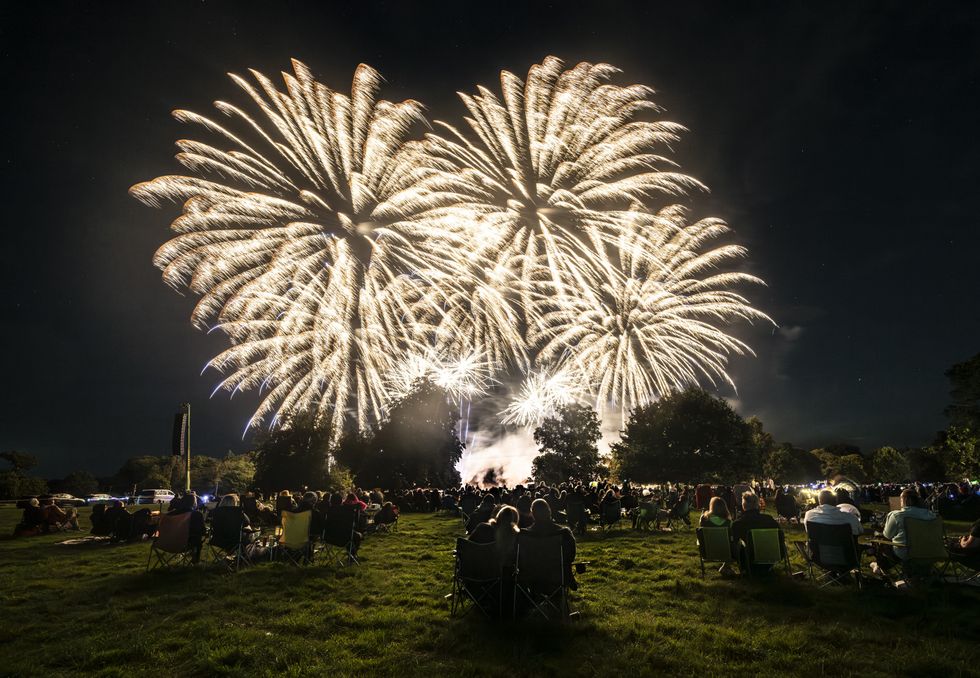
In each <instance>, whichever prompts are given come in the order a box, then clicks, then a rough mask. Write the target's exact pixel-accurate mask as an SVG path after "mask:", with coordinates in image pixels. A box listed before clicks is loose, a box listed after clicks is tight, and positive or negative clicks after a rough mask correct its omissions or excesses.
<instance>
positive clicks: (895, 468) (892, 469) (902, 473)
mask: <svg viewBox="0 0 980 678" xmlns="http://www.w3.org/2000/svg"><path fill="white" fill-rule="evenodd" d="M869 466H870V469H871V473H870V480H874V481H877V482H879V483H896V482H897V483H903V482H906V481H908V480H911V479H912V466H911V464H909V458H908V455H906V454H905V453H904V452H902V451H900V450H896V449H895V448H894V447H879V448H878V449H877V450H875V451H874V452H872V453H871V459H870V463H869Z"/></svg>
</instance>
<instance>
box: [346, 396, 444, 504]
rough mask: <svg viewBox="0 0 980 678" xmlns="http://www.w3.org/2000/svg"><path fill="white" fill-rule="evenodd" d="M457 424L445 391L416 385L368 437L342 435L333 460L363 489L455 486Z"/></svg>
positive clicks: (389, 410) (349, 434)
mask: <svg viewBox="0 0 980 678" xmlns="http://www.w3.org/2000/svg"><path fill="white" fill-rule="evenodd" d="M458 422H459V415H458V414H457V412H456V408H455V407H454V406H453V405H452V404H451V403H450V401H449V398H448V396H447V394H446V392H445V391H444V390H443V389H441V388H439V387H438V386H436V385H435V384H433V383H432V382H431V381H428V380H420V381H419V382H417V383H416V384H415V386H414V387H413V389H412V391H411V392H410V393H408V394H407V395H406V396H405V397H404V398H402V399H401V400H399V401H397V402H396V403H394V404H393V405H392V406H391V407H390V408H389V409H388V415H387V417H386V418H385V420H384V421H383V422H382V423H381V425H380V426H378V427H377V429H376V430H375V431H374V432H373V434H368V435H365V434H354V433H348V434H346V435H344V436H343V437H342V438H341V440H340V444H339V445H338V446H337V449H336V450H335V451H334V455H335V456H336V458H337V459H338V460H340V461H341V462H343V463H346V464H349V465H350V467H351V470H352V472H353V473H354V477H355V478H356V479H357V482H358V484H360V485H364V486H372V487H373V486H378V487H385V488H399V487H411V486H413V485H434V486H441V487H446V486H450V485H456V484H458V483H459V482H460V478H459V472H458V471H457V470H456V464H458V463H459V460H460V459H461V458H462V456H463V443H462V442H461V441H460V439H459V437H458V435H457V433H456V428H457V424H458Z"/></svg>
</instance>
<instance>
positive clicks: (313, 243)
mask: <svg viewBox="0 0 980 678" xmlns="http://www.w3.org/2000/svg"><path fill="white" fill-rule="evenodd" d="M293 70H294V73H293V74H287V73H284V74H282V77H283V80H284V83H285V90H284V91H282V90H279V89H277V88H276V86H275V85H274V84H273V82H272V81H271V80H269V79H268V78H266V77H265V76H264V75H262V74H261V73H258V72H255V71H251V75H252V77H253V80H254V82H253V81H250V80H247V79H245V78H242V77H239V76H236V75H232V76H231V77H232V79H233V80H234V82H235V83H236V84H237V85H238V86H239V87H241V88H242V89H243V90H244V91H245V92H246V94H247V95H248V97H249V98H250V99H251V102H252V106H253V108H254V109H257V111H258V113H257V114H256V113H249V112H247V111H246V110H244V109H242V108H240V107H238V106H236V105H233V104H230V103H226V102H221V101H219V102H216V104H215V106H216V108H217V109H218V111H219V112H220V113H222V114H223V115H225V116H226V117H227V118H229V119H230V121H231V122H230V123H228V124H227V126H226V125H224V124H221V123H219V122H217V121H215V120H212V119H210V118H207V117H204V116H201V115H198V114H196V113H192V112H189V111H176V112H175V113H174V115H175V117H176V118H177V119H178V120H180V121H182V122H187V123H192V124H195V125H198V126H200V127H202V128H204V130H206V131H207V132H209V133H210V134H212V135H213V136H215V137H216V138H217V139H219V140H220V142H221V144H223V145H225V146H230V149H231V150H222V149H221V148H219V147H218V146H216V145H211V144H207V143H202V142H198V141H188V140H181V141H179V142H178V147H179V149H180V152H179V153H178V155H177V158H178V160H179V161H180V162H181V163H182V164H183V165H184V166H185V167H186V168H187V169H188V170H190V172H191V173H192V174H193V176H164V177H159V178H157V179H154V180H152V181H149V182H145V183H142V184H138V185H136V186H134V187H133V188H132V189H131V192H132V194H133V195H134V196H136V197H137V198H139V199H140V200H142V201H144V202H146V203H148V204H151V205H158V204H159V203H161V202H163V201H182V202H183V211H182V214H181V215H180V216H179V217H178V218H176V219H175V220H174V222H173V224H172V228H173V230H174V231H176V232H177V234H178V235H177V236H176V237H174V238H173V239H172V240H170V241H169V242H168V243H166V244H165V245H164V246H163V247H161V248H160V250H159V251H158V252H157V254H156V256H155V259H154V260H155V263H156V264H157V266H159V267H160V268H161V269H162V270H163V278H164V280H165V281H166V282H167V283H168V284H170V285H172V286H174V287H176V288H181V287H187V288H189V289H190V290H191V291H193V292H195V293H196V294H199V295H200V297H201V298H200V300H199V302H198V304H197V305H196V307H195V309H194V311H193V314H192V320H193V322H194V323H195V324H196V325H198V326H200V327H208V328H210V327H212V326H213V327H218V328H220V329H221V330H222V331H224V332H225V333H226V334H227V335H228V336H229V339H230V341H231V346H230V347H229V348H228V349H227V350H225V351H223V352H222V353H221V354H219V355H218V356H216V357H215V358H214V359H213V360H212V361H211V362H210V363H209V365H210V366H212V367H214V368H216V369H218V370H219V371H221V372H222V373H223V374H224V378H223V379H222V380H221V381H220V383H219V385H218V387H219V389H220V388H224V389H226V390H229V391H231V392H232V393H235V392H237V391H239V390H249V389H255V390H258V391H259V392H260V393H262V399H261V402H260V404H259V407H258V409H257V411H256V413H255V415H254V416H253V418H252V420H251V421H250V422H249V425H250V426H251V425H258V424H259V423H261V422H263V421H266V422H269V421H270V420H271V423H273V424H274V423H275V421H276V418H277V417H278V416H280V415H282V414H288V413H291V412H294V411H299V410H310V409H312V410H314V411H316V413H317V415H318V417H319V418H320V419H321V420H325V421H327V422H328V423H329V424H330V425H331V426H332V428H333V430H334V432H335V434H337V435H339V434H340V432H341V431H342V430H343V428H344V426H345V425H347V424H348V423H354V424H356V425H357V426H358V427H359V428H362V429H363V428H366V427H368V426H369V425H371V424H372V423H375V422H377V421H378V420H379V419H380V418H381V417H382V416H383V412H384V410H385V407H386V404H387V403H388V402H390V400H391V399H392V398H394V397H397V396H398V395H400V394H404V393H405V392H406V388H408V387H409V386H410V385H411V383H413V382H414V380H415V378H417V377H425V378H430V379H432V380H433V381H434V382H436V383H437V384H438V385H440V386H442V387H443V388H445V389H447V391H448V392H449V394H450V397H451V399H453V400H454V401H455V402H456V403H457V405H458V406H459V408H460V411H461V412H462V411H463V409H464V408H463V401H464V400H465V401H466V407H465V409H466V411H467V413H468V412H469V409H470V401H471V400H472V398H473V397H476V396H478V395H481V394H483V393H486V392H487V390H489V389H490V388H491V387H492V386H493V383H494V380H495V378H496V377H497V376H499V375H501V374H502V373H505V372H508V371H512V370H514V369H517V370H520V371H521V372H523V373H524V374H526V375H528V378H527V381H526V383H525V388H524V391H523V395H522V396H518V398H517V400H516V401H515V402H514V403H513V404H512V406H511V407H509V408H507V411H505V412H504V413H503V418H504V420H506V421H511V422H523V423H529V422H533V421H535V420H537V419H539V418H540V415H541V413H542V412H548V411H552V410H553V409H554V408H555V407H556V406H557V404H560V403H561V402H566V401H567V400H578V401H589V400H591V401H593V402H595V403H597V405H598V406H599V407H600V409H601V408H602V407H605V406H607V405H609V404H612V405H613V406H616V407H619V408H629V407H632V406H633V405H636V404H640V403H642V402H645V401H647V400H650V399H652V398H655V397H658V396H659V395H662V394H663V393H665V392H667V391H669V390H670V389H672V388H677V387H679V386H681V385H684V384H688V383H694V382H696V381H697V380H698V379H699V378H701V377H705V378H708V379H711V380H714V379H717V378H721V379H723V380H728V378H727V376H726V375H725V367H726V363H727V359H728V357H729V356H730V355H733V354H735V355H737V354H741V353H746V352H750V351H749V349H748V347H747V346H746V345H745V344H743V343H742V342H740V341H738V340H737V339H735V338H734V337H733V336H731V335H730V334H728V333H727V332H726V331H725V327H726V326H727V325H728V324H730V323H731V322H732V321H735V320H750V321H751V320H754V319H765V318H766V317H765V316H764V315H763V314H762V313H760V312H758V311H756V310H754V309H753V308H752V307H751V306H750V305H749V303H748V301H747V300H746V299H744V298H743V297H741V296H739V295H737V294H736V293H734V292H732V291H731V290H730V288H731V287H733V286H735V285H741V284H743V283H753V282H758V281H757V279H755V278H752V277H751V276H747V275H745V274H740V273H723V272H722V273H716V272H714V271H713V269H714V268H715V267H716V266H719V265H721V264H724V263H727V262H728V261H730V260H732V259H734V258H737V257H740V256H742V255H743V254H744V251H743V250H742V249H741V248H738V247H736V246H733V245H723V246H721V247H717V248H715V249H708V248H706V245H707V244H708V243H709V241H711V240H713V239H714V238H717V237H719V236H721V235H724V234H726V233H727V232H728V229H727V227H726V226H725V225H724V224H723V223H722V222H720V221H717V220H712V219H707V220H702V221H698V222H695V223H693V224H688V223H686V221H685V218H684V214H683V212H682V211H681V209H680V208H678V207H666V208H664V207H662V206H658V205H662V204H669V203H670V202H673V201H674V199H675V197H676V196H678V195H682V194H685V193H686V192H687V191H689V190H690V189H700V188H703V187H702V185H701V184H700V183H699V182H698V181H697V180H695V179H693V178H691V177H689V176H687V175H684V174H682V173H680V172H678V171H675V166H674V164H673V163H672V161H670V160H669V159H668V158H666V157H665V156H664V155H663V151H662V149H666V148H669V146H670V144H671V143H673V142H674V141H676V140H677V139H678V138H679V134H680V133H681V132H682V131H683V128H682V127H680V126H679V125H677V124H675V123H671V122H665V121H659V120H651V119H650V118H652V117H654V116H655V115H656V114H657V108H656V106H655V105H654V104H653V102H652V101H651V100H650V96H651V95H652V90H650V89H649V88H648V87H645V86H642V85H629V86H619V85H615V84H612V83H611V79H612V78H613V77H614V76H615V75H616V73H617V72H618V71H617V70H616V69H615V68H614V67H612V66H609V65H607V64H589V63H581V64H578V65H576V66H574V67H573V68H570V69H565V67H564V66H563V64H562V62H561V61H560V60H558V59H556V58H554V57H548V58H546V59H545V60H544V61H543V63H541V64H537V65H535V66H532V67H531V69H530V71H529V73H528V76H527V79H526V81H524V80H522V79H520V78H518V77H517V76H515V75H513V74H511V73H508V72H503V73H502V75H501V96H500V97H498V96H497V95H495V94H494V93H493V92H491V91H490V90H489V89H487V88H484V87H480V88H478V91H477V93H476V94H472V95H468V94H460V96H461V98H462V100H463V103H464V105H465V107H466V109H467V111H468V113H469V117H467V118H466V120H465V121H466V123H467V126H468V128H469V129H468V131H464V130H461V129H457V128H456V127H454V126H452V125H449V124H446V123H440V125H441V127H440V129H441V130H442V133H441V134H436V133H430V134H427V135H425V137H424V139H420V140H412V139H411V138H410V135H411V133H412V130H413V129H414V128H415V127H416V126H417V125H419V124H420V123H423V122H424V120H423V116H422V107H421V105H420V104H418V103H417V102H414V101H405V102H401V103H391V102H388V101H384V100H380V99H379V98H378V96H377V95H378V89H379V87H380V83H381V77H380V76H379V75H378V73H377V72H376V71H374V70H373V69H371V68H370V67H368V66H365V65H361V66H359V67H358V69H357V71H356V72H355V74H354V80H353V84H352V87H351V92H350V95H347V94H341V93H338V92H335V91H333V90H331V89H330V88H328V87H326V86H325V85H322V84H321V83H319V82H317V81H315V80H314V79H313V76H312V74H311V73H310V71H309V69H308V68H307V67H306V66H304V65H303V64H301V63H299V62H295V61H294V62H293ZM522 398H523V402H522ZM461 430H463V429H461ZM467 434H468V417H467V422H466V429H465V430H464V436H465V435H467Z"/></svg>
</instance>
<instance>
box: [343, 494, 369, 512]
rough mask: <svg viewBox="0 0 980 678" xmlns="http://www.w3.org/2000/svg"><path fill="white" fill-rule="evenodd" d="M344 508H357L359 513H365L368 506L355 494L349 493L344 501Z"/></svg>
mask: <svg viewBox="0 0 980 678" xmlns="http://www.w3.org/2000/svg"><path fill="white" fill-rule="evenodd" d="M344 506H356V507H357V510H358V511H363V510H364V509H366V508H367V504H365V503H364V502H363V501H361V500H360V499H358V498H357V495H356V494H354V493H353V492H348V493H347V497H346V498H345V499H344Z"/></svg>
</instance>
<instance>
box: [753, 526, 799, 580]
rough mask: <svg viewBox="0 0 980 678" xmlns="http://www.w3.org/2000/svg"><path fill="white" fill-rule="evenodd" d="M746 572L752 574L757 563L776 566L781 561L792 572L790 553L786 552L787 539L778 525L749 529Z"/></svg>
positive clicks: (787, 571)
mask: <svg viewBox="0 0 980 678" xmlns="http://www.w3.org/2000/svg"><path fill="white" fill-rule="evenodd" d="M745 556H746V561H747V562H746V563H745V565H746V567H745V572H746V574H748V575H749V576H751V575H752V568H753V566H755V565H768V566H770V567H771V568H775V567H776V566H777V565H779V564H780V563H782V564H783V566H784V567H785V569H786V574H789V573H790V569H789V554H788V553H787V552H786V541H785V538H784V537H783V531H782V530H780V529H779V528H778V527H769V528H756V529H754V530H749V539H748V543H747V544H746V545H745Z"/></svg>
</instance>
